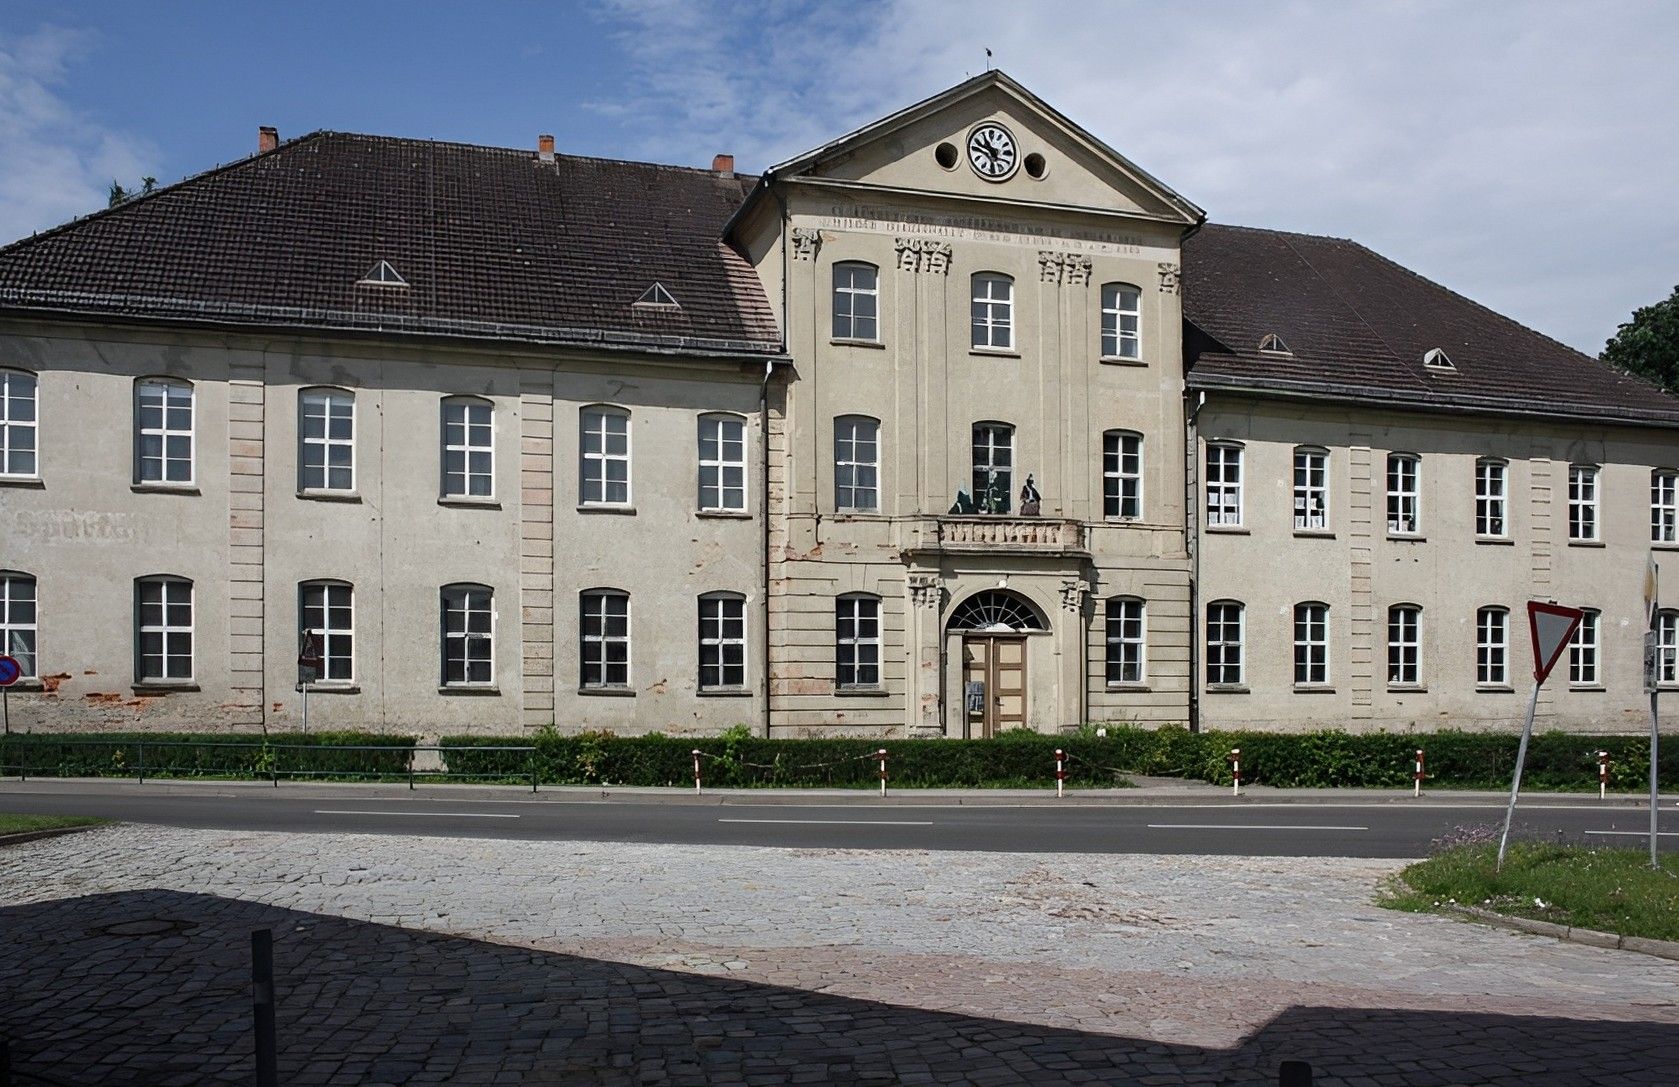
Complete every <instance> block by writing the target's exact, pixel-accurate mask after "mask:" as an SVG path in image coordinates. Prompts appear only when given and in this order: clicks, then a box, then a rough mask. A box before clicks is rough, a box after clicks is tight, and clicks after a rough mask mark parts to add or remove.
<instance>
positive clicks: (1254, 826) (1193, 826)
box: [1148, 823, 1370, 830]
mask: <svg viewBox="0 0 1679 1087" xmlns="http://www.w3.org/2000/svg"><path fill="white" fill-rule="evenodd" d="M1148 828H1149V829H1150V830H1369V829H1370V828H1369V827H1303V826H1290V825H1285V824H1280V823H1279V824H1273V825H1269V826H1267V825H1264V824H1260V823H1150V824H1149V825H1148Z"/></svg>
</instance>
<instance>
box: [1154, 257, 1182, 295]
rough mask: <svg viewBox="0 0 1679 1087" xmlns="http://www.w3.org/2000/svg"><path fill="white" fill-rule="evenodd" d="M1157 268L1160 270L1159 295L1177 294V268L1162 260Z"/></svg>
mask: <svg viewBox="0 0 1679 1087" xmlns="http://www.w3.org/2000/svg"><path fill="white" fill-rule="evenodd" d="M1157 267H1158V268H1159V269H1160V293H1161V294H1177V293H1178V266H1177V265H1176V264H1173V263H1172V262H1171V261H1165V260H1163V261H1161V262H1160V263H1159V265H1157Z"/></svg>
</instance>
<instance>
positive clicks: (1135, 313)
mask: <svg viewBox="0 0 1679 1087" xmlns="http://www.w3.org/2000/svg"><path fill="white" fill-rule="evenodd" d="M1127 295H1129V297H1127ZM1126 303H1129V305H1127V304H1126ZM1142 357H1143V292H1142V290H1141V288H1139V287H1137V286H1135V285H1134V284H1131V283H1104V284H1102V358H1104V359H1119V360H1123V361H1125V362H1137V361H1140V360H1141V359H1142Z"/></svg>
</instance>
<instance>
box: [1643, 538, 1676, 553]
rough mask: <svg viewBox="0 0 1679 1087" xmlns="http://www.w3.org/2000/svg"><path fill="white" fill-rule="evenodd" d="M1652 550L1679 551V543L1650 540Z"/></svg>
mask: <svg viewBox="0 0 1679 1087" xmlns="http://www.w3.org/2000/svg"><path fill="white" fill-rule="evenodd" d="M1650 550H1651V551H1679V543H1675V542H1662V541H1656V540H1652V541H1651V542H1650Z"/></svg>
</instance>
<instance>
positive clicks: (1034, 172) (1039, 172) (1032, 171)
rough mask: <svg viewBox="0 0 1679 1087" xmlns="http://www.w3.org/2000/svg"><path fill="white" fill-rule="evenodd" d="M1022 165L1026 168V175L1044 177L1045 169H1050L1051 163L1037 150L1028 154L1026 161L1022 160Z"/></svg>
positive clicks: (1035, 177)
mask: <svg viewBox="0 0 1679 1087" xmlns="http://www.w3.org/2000/svg"><path fill="white" fill-rule="evenodd" d="M1021 165H1022V166H1024V167H1025V168H1026V176H1027V177H1030V178H1034V179H1037V178H1042V177H1043V176H1044V171H1045V170H1047V169H1049V163H1047V162H1045V161H1044V157H1043V156H1042V155H1040V154H1038V153H1037V152H1036V151H1034V152H1032V153H1031V154H1030V155H1027V156H1026V161H1024V162H1022V163H1021Z"/></svg>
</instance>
